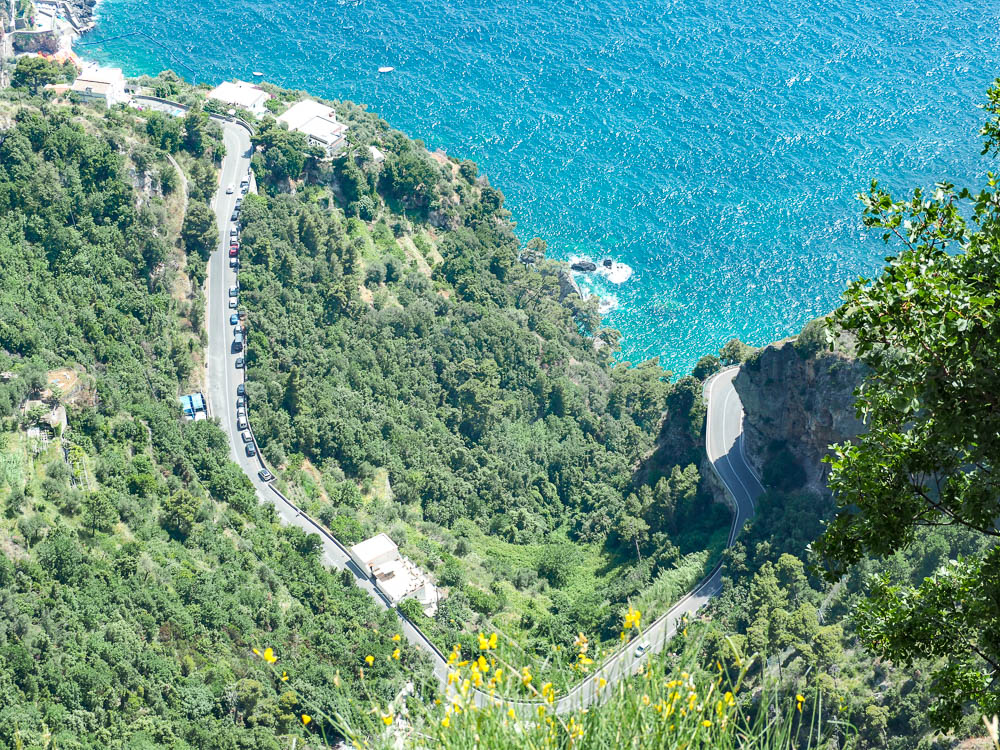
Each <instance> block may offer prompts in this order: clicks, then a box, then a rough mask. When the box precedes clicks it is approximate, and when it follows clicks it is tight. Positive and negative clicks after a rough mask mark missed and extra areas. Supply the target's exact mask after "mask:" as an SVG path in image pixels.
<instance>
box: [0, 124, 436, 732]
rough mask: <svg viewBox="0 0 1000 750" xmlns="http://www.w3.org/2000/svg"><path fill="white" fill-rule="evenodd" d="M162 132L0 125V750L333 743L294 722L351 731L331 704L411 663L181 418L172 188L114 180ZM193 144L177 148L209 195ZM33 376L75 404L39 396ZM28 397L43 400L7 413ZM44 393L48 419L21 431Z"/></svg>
mask: <svg viewBox="0 0 1000 750" xmlns="http://www.w3.org/2000/svg"><path fill="white" fill-rule="evenodd" d="M177 122H180V121H175V120H167V121H165V122H164V123H161V124H164V125H167V123H170V124H169V125H167V126H166V127H164V128H163V129H160V128H159V126H157V127H154V128H152V129H149V128H147V122H146V121H144V120H142V119H140V118H139V117H138V116H136V115H134V114H131V113H123V112H115V111H112V112H107V113H105V112H103V111H102V112H101V113H100V114H98V113H97V110H91V109H89V108H81V109H78V110H76V111H74V110H72V109H70V108H66V107H59V106H50V107H48V108H47V110H46V111H45V112H44V113H43V112H41V111H39V110H38V109H36V108H35V107H33V106H30V104H29V105H28V106H23V107H22V108H21V109H20V110H19V112H18V113H17V116H16V121H15V122H14V123H13V125H12V126H11V127H9V128H8V129H6V130H4V131H3V132H0V371H2V372H3V377H2V379H0V510H2V511H3V512H2V514H0V695H2V696H3V699H2V700H0V746H3V747H26V748H27V747H43V746H46V745H53V746H58V747H66V748H95V750H96V749H97V748H102V749H103V748H126V747H131V748H134V747H147V746H171V747H176V748H220V750H221V749H222V748H226V749H227V750H228V749H231V748H237V747H246V748H250V747H253V748H258V747H260V748H278V747H279V746H280V747H285V746H287V745H288V744H289V743H288V742H285V741H284V740H280V742H282V743H283V744H280V745H279V739H278V738H279V737H283V736H285V735H306V734H309V733H311V732H313V731H317V732H321V731H326V732H327V733H330V732H331V731H332V728H331V727H330V726H328V725H326V723H325V721H323V720H321V719H320V718H317V719H316V720H314V721H313V722H312V723H310V724H309V725H308V726H305V725H304V724H303V722H302V720H301V714H302V713H304V712H306V711H309V712H310V713H311V714H316V715H317V717H319V716H321V715H327V716H332V715H333V714H334V713H336V712H343V711H346V712H348V713H351V714H353V715H354V716H355V719H356V720H360V721H361V722H363V723H364V722H370V721H372V720H373V717H372V716H371V715H369V714H365V713H363V712H362V709H363V707H362V706H360V704H358V703H347V702H345V701H344V698H343V696H344V695H361V694H363V693H364V691H365V690H367V691H368V692H369V694H371V695H372V698H373V700H377V701H379V702H383V703H384V702H386V701H388V700H389V699H391V698H392V696H394V695H395V694H396V692H398V690H399V688H400V687H401V685H402V682H403V680H402V676H403V674H404V670H405V673H406V674H408V675H413V674H416V675H417V677H418V679H419V675H420V673H421V663H420V660H419V659H418V658H417V657H416V655H415V654H413V653H411V651H410V649H409V648H406V647H405V645H404V647H403V649H401V652H400V653H399V658H398V659H393V658H391V654H392V653H393V651H394V650H395V649H396V648H398V647H399V644H397V643H395V642H394V641H392V640H391V637H390V636H391V634H392V632H393V629H394V627H395V618H394V616H393V615H392V614H391V613H386V612H384V611H383V612H379V611H378V610H376V608H375V606H374V604H373V603H372V601H371V600H370V598H369V597H368V595H367V594H366V593H364V592H362V591H361V590H359V589H358V588H357V587H356V586H355V585H354V583H353V581H352V580H344V579H343V578H341V577H340V576H335V575H331V574H329V573H328V572H327V571H326V570H325V569H324V568H323V566H322V564H321V562H320V559H319V557H318V555H317V552H316V544H315V542H316V540H315V538H309V537H307V536H306V535H305V534H303V533H302V532H301V531H299V530H297V529H284V528H281V527H280V526H279V525H278V524H277V522H276V519H275V517H274V514H273V511H272V510H271V508H270V506H266V507H265V506H260V505H258V503H257V497H256V494H255V492H254V490H253V488H252V486H251V485H250V483H249V480H248V479H247V478H246V476H245V475H244V474H243V473H242V472H241V471H240V470H239V469H238V467H236V465H235V464H233V463H232V462H231V461H230V460H229V448H228V445H227V442H226V438H225V435H224V433H223V432H222V431H221V429H219V427H218V426H217V425H216V424H215V423H213V422H210V421H198V422H189V423H185V422H183V421H182V420H181V416H180V411H179V409H178V406H177V395H178V393H179V392H188V391H190V390H191V385H190V384H189V383H188V382H187V377H188V374H189V373H191V372H192V370H193V369H194V368H193V366H192V361H191V352H192V351H194V349H195V347H196V346H198V345H199V343H198V337H197V330H196V329H195V330H192V327H193V326H196V325H197V324H196V323H192V322H191V321H186V320H183V319H182V318H181V315H182V314H184V313H185V312H190V311H191V310H195V309H197V306H198V305H197V300H198V297H197V296H196V295H192V300H191V301H190V302H189V301H188V299H185V298H182V299H178V298H177V297H176V296H175V294H177V291H176V290H177V289H178V288H183V285H182V284H179V283H177V282H178V278H177V273H179V271H178V269H180V268H183V267H184V264H183V263H182V262H181V260H182V259H181V258H180V257H179V255H178V250H176V249H175V243H177V242H178V241H179V240H180V236H179V233H178V231H177V229H178V226H177V225H178V221H177V219H179V217H175V216H173V215H172V211H171V210H169V209H168V206H169V207H170V208H171V209H174V210H176V209H177V207H179V206H180V205H181V198H180V196H173V197H172V198H170V197H165V196H163V195H160V194H158V193H157V191H156V190H155V187H154V188H151V189H148V190H146V189H136V188H135V187H133V184H132V182H131V179H132V178H131V176H130V173H129V170H128V168H127V165H128V163H129V162H131V163H132V164H133V165H137V166H142V167H143V169H144V170H151V171H152V172H154V173H155V172H157V171H158V170H160V169H162V168H164V167H165V166H166V165H167V162H166V161H165V159H164V157H163V154H162V151H161V148H163V147H164V146H167V147H170V148H173V147H174V145H175V144H174V141H173V139H172V137H171V138H167V139H166V140H164V137H163V135H164V133H173V132H175V131H174V128H173V123H177ZM189 128H190V123H189ZM179 132H181V133H183V132H184V130H183V129H182V130H181V131H179ZM206 140H207V141H208V142H209V143H211V141H212V138H211V134H210V133H209V134H208V135H207V138H206V139H205V140H202V142H201V144H200V146H201V148H200V147H199V145H198V144H197V143H191V142H188V143H186V144H185V141H184V140H183V139H182V140H181V142H179V143H178V144H176V147H177V148H179V149H181V150H184V149H186V148H188V147H190V148H191V151H190V152H186V153H184V154H183V155H182V156H183V160H184V161H185V162H186V163H194V164H200V165H202V166H201V167H199V168H198V169H197V171H199V172H202V173H205V172H207V173H208V174H209V180H211V181H214V169H213V167H212V164H211V161H210V156H211V151H212V149H211V148H204V146H205V142H206ZM199 150H200V151H201V153H202V159H201V160H200V161H197V162H192V160H194V159H196V158H197V156H196V153H197V152H198V151H199ZM194 171H196V170H195V168H194V167H192V172H194ZM192 182H193V180H192ZM168 200H171V201H173V202H171V203H169V204H168V203H166V201H168ZM206 211H207V207H206ZM208 217H209V218H211V219H212V224H211V227H212V229H214V217H212V214H211V212H208ZM206 230H207V228H206ZM187 265H188V266H189V267H190V268H191V271H192V274H195V272H196V271H197V267H198V266H200V265H202V264H201V261H200V260H199V259H198V258H197V257H196V256H192V258H191V259H189V261H188V264H187ZM192 319H193V320H196V318H194V316H192ZM54 368H66V369H67V370H70V371H72V372H74V373H77V374H78V375H79V377H80V380H81V386H80V391H79V392H73V393H65V394H59V393H52V394H50V395H44V393H45V389H46V387H47V385H48V377H47V375H46V371H47V370H51V369H54ZM28 397H31V398H39V397H44V398H46V399H48V401H47V402H46V404H45V405H44V406H41V407H37V408H36V409H35V410H32V411H29V412H28V413H27V414H24V415H22V414H21V413H20V411H19V409H20V407H21V404H22V402H23V400H24V399H25V398H28ZM56 398H62V399H63V400H64V401H65V403H66V405H67V408H68V411H69V427H68V429H67V430H66V431H65V433H63V434H62V435H61V436H58V439H54V440H52V441H49V442H45V441H43V440H41V439H39V438H34V437H31V436H30V435H29V434H28V433H27V432H26V431H25V429H24V427H27V426H37V425H38V424H40V423H41V417H42V416H44V415H45V414H47V413H48V411H49V409H50V406H49V404H50V403H51V402H52V401H53V400H54V399H56ZM63 449H65V452H64V450H63ZM379 632H381V635H380V634H379ZM268 646H272V647H273V648H274V651H275V652H276V656H275V658H276V659H277V661H276V662H275V664H274V665H273V666H272V665H271V664H269V663H268V662H267V661H265V660H264V659H262V658H261V657H258V656H256V655H255V654H254V652H253V649H254V648H257V649H258V650H259V651H262V650H263V649H264V648H266V647H268ZM366 654H370V655H372V657H373V659H372V661H373V665H372V666H371V668H370V669H368V671H367V674H366V679H365V685H364V688H362V686H361V684H360V682H359V679H360V678H359V671H358V670H359V667H360V666H362V665H364V666H366V667H367V665H366V664H365V662H364V658H363V657H364V656H365V655H366ZM276 669H277V671H275V670H276ZM282 672H286V673H287V676H288V679H287V680H283V679H282ZM338 684H339V685H342V689H341V690H340V691H339V692H338V688H337V685H338ZM374 720H377V719H374Z"/></svg>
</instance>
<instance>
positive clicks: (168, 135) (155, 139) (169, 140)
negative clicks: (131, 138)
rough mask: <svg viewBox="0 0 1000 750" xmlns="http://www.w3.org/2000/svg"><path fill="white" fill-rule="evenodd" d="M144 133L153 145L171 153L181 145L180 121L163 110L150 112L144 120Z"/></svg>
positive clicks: (182, 134)
mask: <svg viewBox="0 0 1000 750" xmlns="http://www.w3.org/2000/svg"><path fill="white" fill-rule="evenodd" d="M146 134H147V135H148V136H149V139H150V141H152V143H153V145H154V146H157V147H159V148H162V149H163V150H164V151H167V152H169V153H171V154H173V153H176V151H177V149H179V148H180V147H181V142H182V141H183V138H184V132H183V128H182V127H181V121H180V120H178V119H177V118H176V117H171V116H170V115H167V114H164V113H163V112H150V113H149V119H148V120H146Z"/></svg>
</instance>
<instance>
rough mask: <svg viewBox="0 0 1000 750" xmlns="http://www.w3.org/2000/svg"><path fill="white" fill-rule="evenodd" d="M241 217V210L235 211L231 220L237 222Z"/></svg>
mask: <svg viewBox="0 0 1000 750" xmlns="http://www.w3.org/2000/svg"><path fill="white" fill-rule="evenodd" d="M239 218H240V212H239V211H233V215H232V216H230V217H229V220H230V221H231V222H233V223H235V222H236V221H237V220H238V219H239Z"/></svg>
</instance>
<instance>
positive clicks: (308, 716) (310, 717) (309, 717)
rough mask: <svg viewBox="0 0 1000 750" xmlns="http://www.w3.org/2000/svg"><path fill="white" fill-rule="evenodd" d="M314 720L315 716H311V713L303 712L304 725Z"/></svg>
mask: <svg viewBox="0 0 1000 750" xmlns="http://www.w3.org/2000/svg"><path fill="white" fill-rule="evenodd" d="M312 720H313V717H312V716H310V715H309V714H302V726H305V725H306V724H308V723H309V722H310V721H312Z"/></svg>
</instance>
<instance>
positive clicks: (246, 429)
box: [226, 179, 274, 482]
mask: <svg viewBox="0 0 1000 750" xmlns="http://www.w3.org/2000/svg"><path fill="white" fill-rule="evenodd" d="M239 190H240V197H239V198H237V199H236V205H235V207H234V208H233V215H232V216H231V217H230V221H231V222H232V227H230V229H229V267H230V268H232V269H233V270H234V272H235V273H236V274H237V277H236V282H235V284H234V285H233V286H231V287H229V307H230V309H232V310H235V312H233V313H232V314H231V315H230V316H229V325H231V326H233V344H232V351H233V353H239V352H242V351H243V342H244V338H245V335H246V331H245V330H244V326H243V320H244V318H245V317H246V314H245V313H243V312H241V311H240V310H239V306H238V305H239V302H238V300H239V293H240V282H239V267H240V224H239V220H240V210H241V209H242V207H243V196H244V195H246V194H247V192H248V191H249V190H250V180H249V179H245V180H241V181H240V187H239ZM233 192H235V191H234V189H233V187H232V186H231V185H230V186H229V188H228V189H227V190H226V194H227V195H232V194H233ZM245 364H246V363H245V361H244V359H243V357H242V355H241V356H238V357H237V358H236V360H235V365H236V369H237V370H242V369H243V368H244V366H245ZM236 427H237V429H238V430H239V431H240V439H241V440H242V441H243V450H244V451H245V452H246V455H247V456H248V457H251V458H252V457H254V456H256V455H257V445H256V443H255V442H254V439H253V435H252V434H251V433H250V425H249V423H248V422H247V393H246V384H245V383H240V384H239V385H237V386H236ZM257 476H258V477H260V479H261V481H263V482H270V481H271V480H272V479H274V475H273V474H272V473H271V472H270V471H268V470H267V469H261V470H260V471H258V472H257Z"/></svg>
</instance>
